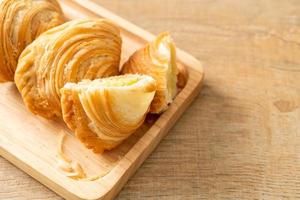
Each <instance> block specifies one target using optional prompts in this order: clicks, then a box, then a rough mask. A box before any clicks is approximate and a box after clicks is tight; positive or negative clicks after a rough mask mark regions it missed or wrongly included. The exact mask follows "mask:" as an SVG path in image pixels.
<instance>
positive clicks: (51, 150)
mask: <svg viewBox="0 0 300 200" xmlns="http://www.w3.org/2000/svg"><path fill="white" fill-rule="evenodd" d="M60 2H61V5H62V8H63V10H64V12H65V14H66V16H67V17H68V18H69V19H76V18H86V17H93V18H97V17H104V18H107V19H110V20H112V21H114V22H115V23H117V24H118V25H119V26H120V28H121V32H122V38H123V50H122V63H123V62H124V61H125V60H126V59H127V58H128V57H129V55H131V54H132V53H133V52H134V51H135V50H136V49H138V48H141V47H142V46H144V45H145V43H146V42H147V41H150V40H153V39H154V36H153V35H152V34H150V33H148V32H146V31H144V30H142V29H141V28H139V27H137V26H135V25H133V24H131V23H130V22H128V21H126V20H124V19H122V18H120V17H118V16H117V15H115V14H113V13H111V12H109V11H107V10H105V9H104V8H102V7H100V6H99V5H97V4H95V3H93V2H91V1H87V0H84V1H83V0H81V1H80V0H74V1H71V0H62V1H60ZM177 54H178V61H179V62H180V63H182V64H183V65H185V66H187V68H188V71H189V74H190V76H189V80H188V83H187V85H186V86H185V88H184V89H183V90H182V91H181V92H180V93H179V94H178V95H177V97H176V99H175V101H174V102H173V103H172V105H171V106H170V108H169V109H168V110H167V111H166V112H165V113H163V114H162V115H161V116H159V117H158V118H157V117H156V118H154V117H153V116H150V117H148V118H147V120H146V122H145V124H144V125H143V126H142V127H141V128H140V129H139V130H138V131H137V132H136V133H135V134H133V135H132V136H131V137H130V138H129V139H127V140H126V141H125V142H124V143H122V145H120V146H119V147H118V148H116V149H114V150H112V151H109V152H105V153H104V154H102V155H96V154H93V153H92V152H91V151H90V150H88V149H86V148H85V147H84V146H83V145H82V144H81V143H80V142H79V141H78V140H76V138H74V137H73V136H72V135H71V134H69V135H68V137H67V139H66V141H65V143H64V149H65V152H66V154H67V155H68V156H69V157H70V158H71V159H73V160H76V161H78V162H80V164H81V165H82V167H83V168H84V170H85V171H86V173H87V174H88V176H93V175H98V174H101V173H107V174H106V175H105V176H104V177H102V178H101V179H98V180H96V181H76V180H73V179H70V178H68V177H66V176H65V175H64V174H63V173H61V172H60V171H59V170H58V169H57V167H56V165H57V160H58V155H57V146H58V139H59V136H60V133H61V132H62V131H63V132H66V133H68V132H69V130H68V129H67V127H66V126H65V125H64V123H63V122H61V121H59V120H57V121H49V120H45V119H42V118H40V117H38V116H34V115H33V114H31V113H30V112H29V111H28V110H27V109H26V108H25V106H24V105H23V102H22V99H21V97H20V95H19V93H18V91H17V89H16V87H15V85H14V84H13V83H6V84H1V85H0V132H1V134H0V153H1V156H3V157H4V158H6V159H7V160H9V161H10V162H12V163H13V164H15V165H16V166H18V167H19V168H20V169H22V170H24V171H25V172H26V173H28V174H29V175H31V176H32V177H34V178H35V179H37V180H38V181H40V182H41V183H42V184H44V185H46V186H47V187H49V188H50V189H52V190H53V191H55V192H56V193H58V194H60V195H61V196H62V197H64V198H66V199H112V198H113V197H115V196H116V195H117V194H118V192H119V191H120V190H121V188H122V187H123V185H124V184H125V183H126V181H127V180H128V179H129V177H130V176H131V175H132V174H133V173H134V172H135V171H136V169H138V167H139V166H140V165H141V164H142V163H143V161H144V160H145V159H146V158H147V156H148V155H149V154H150V153H151V152H152V150H153V149H154V148H155V147H156V146H157V144H158V143H159V142H160V141H161V139H162V138H163V137H164V136H165V135H166V133H167V132H168V130H169V129H170V128H171V127H172V126H173V125H174V123H175V122H176V121H177V119H178V118H179V117H180V116H181V114H182V113H183V112H184V111H185V109H186V108H187V107H188V105H189V104H190V103H191V102H192V100H193V99H194V98H195V96H196V95H197V94H198V93H199V91H200V89H201V86H202V83H203V70H202V67H201V64H200V62H199V61H197V60H196V59H195V58H193V57H192V56H190V55H189V54H187V53H185V52H183V51H181V50H179V49H178V51H177Z"/></svg>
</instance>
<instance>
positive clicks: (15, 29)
mask: <svg viewBox="0 0 300 200" xmlns="http://www.w3.org/2000/svg"><path fill="white" fill-rule="evenodd" d="M64 22H65V18H64V15H63V13H62V11H61V8H60V6H59V4H58V3H57V1H56V0H40V1H34V0H18V1H15V0H2V1H1V5H0V82H5V81H13V79H14V73H15V69H16V67H17V61H18V57H19V55H20V54H21V52H22V51H23V49H24V48H25V47H26V46H27V45H28V44H30V43H31V42H32V41H33V40H34V39H35V38H37V37H38V36H39V35H40V34H41V33H43V32H45V31H46V30H48V29H51V28H53V27H55V26H58V25H60V24H62V23H64Z"/></svg>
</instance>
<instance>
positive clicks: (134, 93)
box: [61, 74, 156, 153]
mask: <svg viewBox="0 0 300 200" xmlns="http://www.w3.org/2000/svg"><path fill="white" fill-rule="evenodd" d="M155 91H156V82H155V80H154V79H153V78H152V77H150V76H147V75H138V74H128V75H122V76H113V77H109V78H103V79H96V80H93V81H91V80H83V81H81V82H79V83H77V84H75V83H67V84H66V85H65V86H64V87H63V88H62V89H61V93H62V98H61V105H62V113H63V119H64V121H65V122H66V124H67V125H68V127H69V128H70V129H71V130H73V131H74V132H75V135H76V137H77V138H79V139H80V140H81V141H82V142H83V143H84V144H85V145H86V146H87V147H88V148H91V149H93V150H94V152H97V153H98V152H103V151H104V150H109V149H112V148H114V147H115V146H117V145H118V144H120V143H121V142H122V141H123V140H124V139H126V138H127V137H128V136H130V135H131V134H132V133H133V132H134V131H135V130H137V129H138V128H139V127H140V126H141V125H142V124H143V122H144V120H145V117H146V114H147V113H148V111H149V107H150V104H151V102H152V100H153V98H154V95H155Z"/></svg>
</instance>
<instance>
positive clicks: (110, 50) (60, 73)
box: [15, 19, 122, 118]
mask: <svg viewBox="0 0 300 200" xmlns="http://www.w3.org/2000/svg"><path fill="white" fill-rule="evenodd" d="M121 43H122V41H121V37H120V31H119V28H118V27H116V26H115V25H114V24H113V23H111V22H110V21H108V20H104V19H97V20H96V19H95V20H92V19H86V20H74V21H71V22H67V23H65V24H63V25H60V26H58V27H55V28H53V29H50V30H49V31H47V32H45V33H43V34H42V35H41V36H40V37H39V38H38V39H37V40H35V41H34V42H33V43H32V44H30V45H29V46H28V47H27V48H25V50H24V51H23V52H22V54H21V56H20V58H19V63H18V67H17V70H16V73H15V82H16V85H17V87H18V89H19V91H20V92H21V94H22V97H23V100H24V102H25V104H26V106H27V107H28V108H29V109H30V110H31V111H32V112H33V113H34V114H37V115H40V116H42V117H45V118H53V117H56V116H61V106H60V96H61V95H60V89H61V88H62V87H63V86H64V84H65V83H67V82H78V81H80V80H82V79H90V80H92V79H95V78H101V77H107V76H112V75H117V74H118V73H119V62H120V54H121Z"/></svg>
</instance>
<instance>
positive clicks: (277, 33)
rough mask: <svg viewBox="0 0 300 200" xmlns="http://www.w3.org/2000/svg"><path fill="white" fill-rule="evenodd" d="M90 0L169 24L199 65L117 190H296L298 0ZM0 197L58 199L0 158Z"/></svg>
mask: <svg viewBox="0 0 300 200" xmlns="http://www.w3.org/2000/svg"><path fill="white" fill-rule="evenodd" d="M95 1H97V2H99V3H101V5H102V6H104V7H106V8H108V9H110V10H112V11H114V12H116V13H118V14H119V15H121V16H122V17H124V18H126V19H129V20H130V21H132V22H134V23H136V24H137V25H139V26H141V27H143V28H145V29H147V30H149V31H150V32H153V33H159V32H160V31H164V30H169V31H170V32H171V33H172V35H173V37H174V38H175V41H176V43H177V45H178V46H179V47H180V48H182V49H184V50H186V51H187V52H189V53H191V54H193V55H194V56H195V57H197V58H198V59H200V60H201V61H202V62H203V65H204V67H205V72H206V80H205V81H206V82H205V86H204V89H203V91H202V93H201V95H199V97H198V98H197V99H196V101H195V102H194V103H193V104H192V106H191V107H190V108H189V109H188V110H187V112H186V113H185V114H184V115H183V117H182V118H181V119H180V120H179V121H178V123H177V124H176V125H175V127H174V128H173V129H172V130H171V131H170V133H169V134H168V136H167V137H166V138H165V139H164V140H163V141H162V142H161V144H160V145H159V146H158V148H157V149H156V150H155V151H154V153H153V154H152V155H151V156H150V157H149V158H148V159H147V160H146V161H145V163H144V164H143V165H142V167H141V168H140V169H139V170H138V171H137V173H136V174H135V175H134V176H133V177H132V179H131V180H130V181H129V182H128V183H127V184H126V186H125V187H124V189H123V190H122V192H121V193H120V195H119V197H118V199H300V1H298V0H278V1H274V0H263V1H262V0H244V1H240V0H214V1H212V0H144V1H140V0H123V1H120V0H95ZM12 120H13V119H12ZM0 123H1V122H0ZM0 199H61V198H60V197H58V196H57V195H56V194H54V193H53V192H51V191H50V190H48V189H47V188H45V187H44V186H42V185H41V184H39V183H38V182H37V181H35V180H34V179H32V178H30V177H29V176H28V175H26V174H24V173H23V172H21V171H20V170H18V169H17V168H15V167H14V166H13V165H11V164H10V163H8V162H7V161H6V160H4V159H3V158H0Z"/></svg>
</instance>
